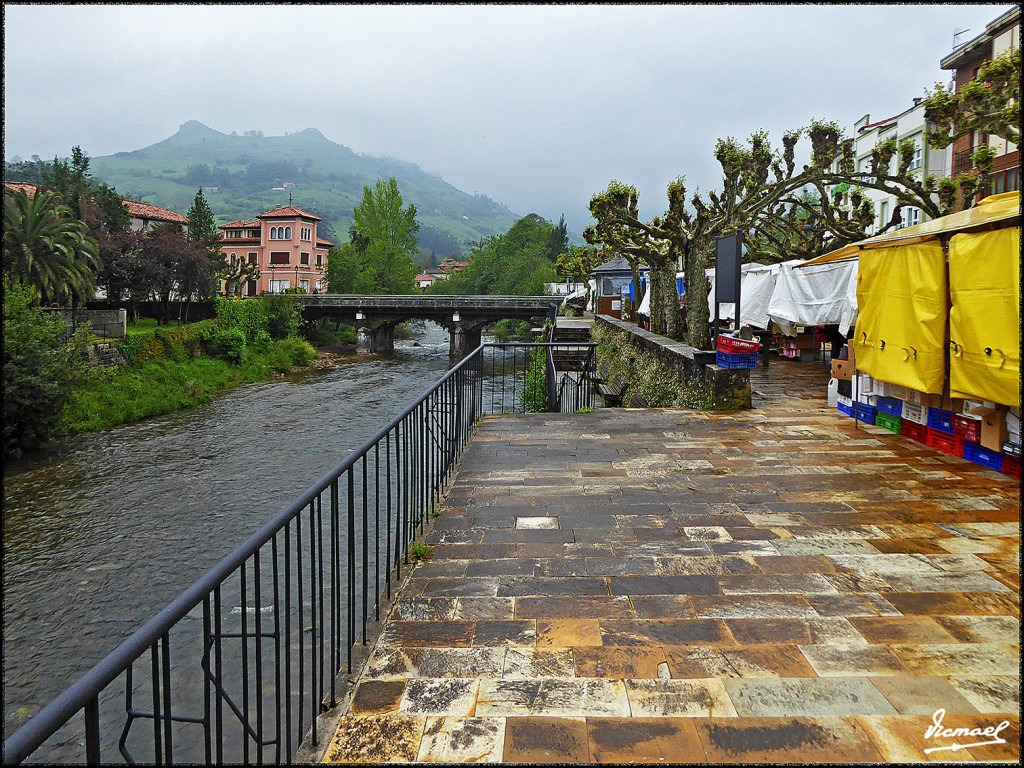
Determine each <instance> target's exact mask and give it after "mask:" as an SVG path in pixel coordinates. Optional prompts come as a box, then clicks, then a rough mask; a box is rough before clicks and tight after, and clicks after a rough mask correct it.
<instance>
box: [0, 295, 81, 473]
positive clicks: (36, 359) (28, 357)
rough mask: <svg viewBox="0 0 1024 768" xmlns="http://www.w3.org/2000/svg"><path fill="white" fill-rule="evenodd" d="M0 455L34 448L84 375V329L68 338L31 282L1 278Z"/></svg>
mask: <svg viewBox="0 0 1024 768" xmlns="http://www.w3.org/2000/svg"><path fill="white" fill-rule="evenodd" d="M3 294H4V295H3V307H4V323H3V361H4V448H3V453H4V458H5V459H8V458H14V457H17V456H20V455H21V454H22V453H23V452H24V451H27V450H30V449H33V448H37V447H38V446H39V445H41V444H42V443H43V442H45V441H46V440H47V439H49V438H50V437H51V436H53V435H54V434H55V433H56V432H57V431H58V429H59V427H60V414H61V411H62V410H63V407H64V403H65V401H66V400H67V397H68V395H69V393H70V392H71V389H72V386H73V385H75V384H76V383H79V382H80V380H81V377H82V375H83V373H84V370H83V369H84V364H83V358H82V353H83V350H84V345H85V343H86V341H87V337H88V331H87V330H86V329H85V328H81V329H79V330H78V331H77V332H76V333H75V334H74V335H73V336H72V337H71V339H70V340H69V341H68V342H65V341H64V339H63V337H64V336H65V335H66V333H67V327H66V326H65V324H64V323H63V322H62V321H61V320H60V319H58V318H56V317H52V316H50V315H48V314H47V313H45V312H43V311H42V310H41V309H40V308H39V292H38V291H37V290H36V288H35V287H34V286H31V285H28V284H25V283H18V282H12V281H10V280H9V278H8V277H7V275H4V277H3Z"/></svg>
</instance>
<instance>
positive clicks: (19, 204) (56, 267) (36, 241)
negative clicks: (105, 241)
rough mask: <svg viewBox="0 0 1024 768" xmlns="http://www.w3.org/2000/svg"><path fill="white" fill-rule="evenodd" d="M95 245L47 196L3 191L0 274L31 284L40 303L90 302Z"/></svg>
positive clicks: (53, 197) (82, 227) (68, 211)
mask: <svg viewBox="0 0 1024 768" xmlns="http://www.w3.org/2000/svg"><path fill="white" fill-rule="evenodd" d="M99 268H100V257H99V246H98V245H97V243H96V241H95V240H93V239H92V238H91V237H89V236H88V234H87V229H86V226H85V224H84V223H82V222H81V221H79V220H78V219H76V218H75V217H74V215H73V213H72V212H71V209H70V208H68V207H67V206H66V205H63V204H62V203H61V201H60V198H59V197H57V196H56V195H54V194H53V193H51V192H47V191H44V190H41V189H40V190H36V191H35V194H32V195H30V194H28V193H27V192H26V191H24V190H4V272H5V273H6V274H8V275H9V276H10V277H11V278H12V279H14V280H19V281H22V282H25V283H28V284H30V285H35V286H36V287H37V288H38V289H39V291H40V293H41V294H42V298H43V300H44V301H46V302H55V301H59V300H68V299H70V300H71V301H72V302H74V303H75V304H77V303H78V302H80V301H86V300H88V299H91V298H92V295H93V292H94V291H95V289H96V273H97V271H99Z"/></svg>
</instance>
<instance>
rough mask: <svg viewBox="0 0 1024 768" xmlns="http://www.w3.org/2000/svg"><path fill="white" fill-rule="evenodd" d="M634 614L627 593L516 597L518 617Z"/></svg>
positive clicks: (608, 616) (592, 617)
mask: <svg viewBox="0 0 1024 768" xmlns="http://www.w3.org/2000/svg"><path fill="white" fill-rule="evenodd" d="M632 615H633V607H632V605H630V602H629V598H628V597H626V596H625V595H616V596H614V597H603V596H594V597H519V598H516V608H515V617H516V618H517V619H559V618H566V617H570V618H578V619H600V618H618V617H627V616H632Z"/></svg>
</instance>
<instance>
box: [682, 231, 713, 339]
mask: <svg viewBox="0 0 1024 768" xmlns="http://www.w3.org/2000/svg"><path fill="white" fill-rule="evenodd" d="M684 263H685V264H686V270H685V271H686V277H685V280H686V321H687V327H688V329H689V332H688V336H689V342H690V346H691V347H696V348H697V349H710V348H711V334H710V333H708V320H709V316H710V310H709V308H708V276H707V275H706V274H704V258H703V254H702V253H701V252H700V251H699V250H698V249H697V248H696V247H690V248H689V249H688V250H687V252H686V255H685V260H684Z"/></svg>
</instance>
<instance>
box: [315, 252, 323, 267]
mask: <svg viewBox="0 0 1024 768" xmlns="http://www.w3.org/2000/svg"><path fill="white" fill-rule="evenodd" d="M316 265H317V266H318V267H322V266H323V265H324V255H323V254H322V253H318V254H317V255H316Z"/></svg>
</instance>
